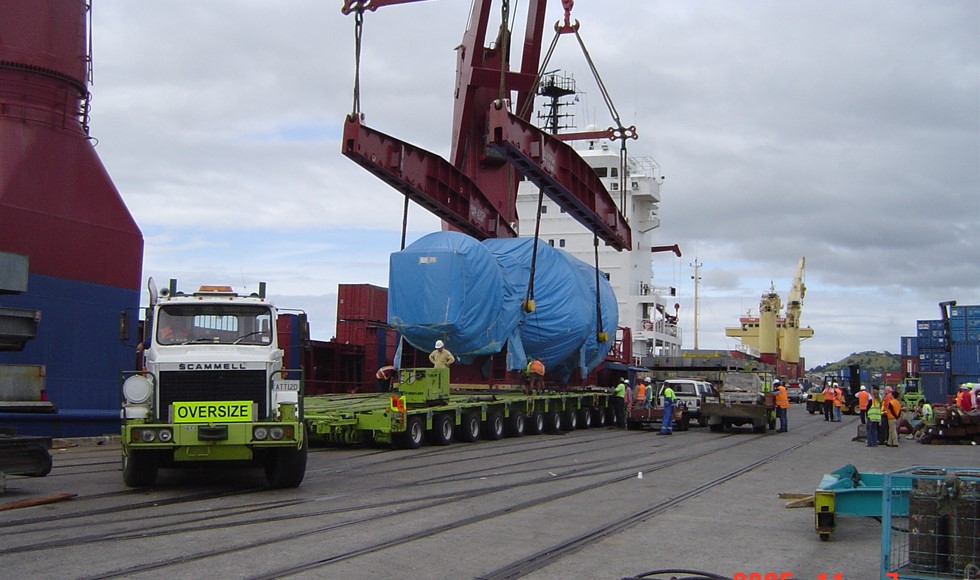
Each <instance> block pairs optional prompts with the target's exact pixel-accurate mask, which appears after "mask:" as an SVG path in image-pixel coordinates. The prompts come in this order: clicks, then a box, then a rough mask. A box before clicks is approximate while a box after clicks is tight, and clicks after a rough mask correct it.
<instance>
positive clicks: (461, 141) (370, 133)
mask: <svg viewBox="0 0 980 580" xmlns="http://www.w3.org/2000/svg"><path fill="white" fill-rule="evenodd" d="M417 1H420V0H345V2H344V6H343V8H342V12H344V13H345V14H351V13H353V14H354V15H355V18H356V21H355V40H356V42H357V43H358V46H357V51H356V52H357V58H358V59H359V58H360V38H361V25H362V23H363V16H364V12H365V11H374V10H376V9H378V8H380V7H383V6H389V5H393V4H407V3H410V2H417ZM509 4H510V3H509V1H508V0H504V2H503V10H502V12H503V16H502V18H501V21H502V24H501V25H499V26H498V27H496V28H497V32H496V37H495V39H494V41H493V42H492V43H490V44H489V45H488V44H487V42H486V40H487V38H488V36H489V34H490V31H491V23H490V16H491V9H490V8H491V0H475V1H474V3H473V11H472V13H471V15H470V19H469V23H470V24H469V28H468V29H467V30H466V32H465V34H464V35H463V42H462V44H461V45H460V46H459V47H458V48H457V51H456V52H457V66H456V90H455V101H454V108H453V138H452V149H451V154H450V159H451V160H450V161H447V160H445V159H443V158H442V157H440V156H439V155H436V154H435V153H432V152H430V151H426V150H425V149H422V148H420V147H417V146H414V145H412V144H410V143H408V142H406V141H402V140H400V139H398V138H396V137H393V136H391V135H387V134H385V133H382V132H380V131H377V130H375V129H373V128H371V127H368V126H367V125H365V124H364V123H363V120H364V116H363V115H362V114H361V112H360V95H359V81H358V80H355V85H354V86H355V89H354V92H355V95H354V110H353V111H352V112H351V114H350V115H348V116H347V120H346V123H345V125H344V137H343V145H342V149H343V154H344V155H346V156H347V157H348V158H350V159H351V160H353V161H354V162H355V163H357V164H359V165H361V166H362V167H364V168H365V169H367V170H368V171H370V172H371V173H372V174H374V175H375V176H377V177H378V178H379V179H381V180H382V181H384V182H385V183H387V184H389V185H390V186H392V187H393V188H395V189H396V190H398V191H400V192H401V193H403V194H404V195H405V196H406V198H407V199H411V200H412V201H415V202H416V203H418V204H419V205H421V206H423V207H425V208H426V209H428V210H429V211H431V212H432V213H434V214H435V215H437V216H438V217H440V218H441V219H442V220H443V221H444V222H446V223H447V224H448V225H449V226H450V227H452V228H454V229H457V230H459V231H461V232H463V233H466V234H468V235H470V236H473V237H474V238H477V239H480V240H483V239H487V238H499V237H516V236H517V231H516V224H517V218H518V216H517V188H518V183H519V182H520V177H519V176H518V175H517V172H520V173H521V174H523V175H524V176H525V177H526V178H527V179H528V180H530V181H531V182H533V183H534V184H535V185H537V186H538V187H540V188H541V189H542V190H543V191H544V194H545V195H547V196H548V197H549V198H551V199H552V200H553V201H554V202H555V203H557V204H558V205H559V206H560V207H561V208H562V209H564V210H565V211H566V212H567V213H568V214H570V215H572V216H574V217H575V218H576V219H577V220H578V221H579V222H580V223H582V224H583V225H585V226H586V227H587V228H588V229H589V230H590V231H592V232H593V233H594V234H595V235H596V236H597V237H598V238H599V239H601V240H603V241H604V242H605V243H606V244H607V245H609V246H612V247H613V248H615V249H617V250H628V249H630V248H631V247H632V240H631V233H630V227H629V224H628V223H627V221H626V217H625V216H624V215H623V213H622V212H621V211H620V209H619V207H617V205H616V202H615V201H614V199H613V197H612V196H611V195H610V194H609V192H608V191H607V190H606V188H605V186H604V185H603V184H602V182H601V181H600V179H599V177H598V176H597V175H596V173H595V171H593V169H592V168H591V167H590V166H589V165H588V164H587V163H586V162H585V161H584V160H583V159H582V158H581V157H580V156H579V155H578V153H576V152H575V150H574V149H573V148H572V147H571V146H569V145H568V144H566V143H565V142H564V141H563V140H561V139H559V138H557V137H556V136H554V135H549V134H548V133H546V132H544V131H542V130H540V129H538V128H537V127H535V126H534V125H532V124H531V123H530V117H531V112H532V109H533V106H532V105H533V101H534V96H535V89H536V87H537V84H538V82H539V61H540V57H541V46H542V43H541V41H542V33H543V30H544V17H545V7H546V5H547V1H546V0H530V1H529V2H528V7H527V22H526V24H525V31H524V44H523V50H522V53H521V62H520V68H519V69H518V70H510V64H509V57H510V44H511V42H510V32H509V29H508V24H507V23H508V11H509ZM562 4H563V6H564V8H565V24H564V26H562V23H558V24H556V32H558V33H559V34H561V33H562V29H564V30H565V31H566V32H567V31H572V32H575V31H577V28H578V22H577V21H576V23H575V25H574V26H572V25H571V24H570V20H569V13H570V11H571V7H572V4H573V2H572V0H563V2H562ZM358 69H359V62H358ZM358 74H359V72H358ZM512 94H516V107H514V108H513V109H512V107H511V99H510V97H511V95H512ZM512 110H516V111H518V114H515V113H513V112H512ZM631 131H632V133H630V132H631ZM606 133H607V134H608V135H609V136H616V137H619V138H622V139H623V140H624V142H625V139H626V138H635V130H634V129H633V128H632V127H631V128H630V129H629V130H624V129H622V128H620V129H618V130H609V131H607V132H606ZM406 203H407V201H406Z"/></svg>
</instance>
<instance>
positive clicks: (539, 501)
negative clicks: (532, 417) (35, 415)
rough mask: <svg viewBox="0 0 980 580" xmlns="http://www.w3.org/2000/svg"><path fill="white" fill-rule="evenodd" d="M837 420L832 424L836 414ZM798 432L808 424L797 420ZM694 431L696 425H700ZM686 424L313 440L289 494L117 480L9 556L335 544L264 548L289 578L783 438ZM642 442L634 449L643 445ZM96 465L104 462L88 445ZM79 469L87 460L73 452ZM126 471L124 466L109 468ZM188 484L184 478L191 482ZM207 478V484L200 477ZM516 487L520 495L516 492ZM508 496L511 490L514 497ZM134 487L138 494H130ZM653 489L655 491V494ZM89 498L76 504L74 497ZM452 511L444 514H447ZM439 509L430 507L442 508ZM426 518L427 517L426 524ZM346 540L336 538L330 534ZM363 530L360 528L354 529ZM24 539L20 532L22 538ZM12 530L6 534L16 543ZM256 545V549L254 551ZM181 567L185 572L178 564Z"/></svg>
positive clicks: (636, 518) (196, 559) (517, 571)
mask: <svg viewBox="0 0 980 580" xmlns="http://www.w3.org/2000/svg"><path fill="white" fill-rule="evenodd" d="M823 425H825V424H822V425H817V424H815V423H814V424H812V426H810V427H808V428H807V433H806V436H805V437H804V438H803V439H796V440H794V441H792V442H790V441H788V440H787V441H786V445H778V446H776V448H773V449H772V450H769V451H767V452H766V453H764V454H762V455H758V454H754V453H749V454H751V455H753V459H752V460H751V461H749V462H747V463H744V464H738V465H736V464H732V467H733V469H731V470H730V471H728V472H727V473H725V474H723V475H721V476H718V477H714V478H711V479H710V481H704V482H700V483H699V484H698V485H692V486H691V487H690V488H689V489H685V490H683V491H682V492H680V493H676V494H672V495H671V496H670V497H668V498H660V500H659V501H652V502H648V503H647V504H646V505H644V506H643V507H642V508H641V509H635V510H633V511H631V512H630V513H628V514H625V515H624V516H622V517H619V518H617V519H616V521H615V522H607V523H604V524H601V525H596V526H593V527H591V528H589V529H586V530H583V531H577V532H576V533H570V534H568V535H567V537H565V538H563V539H562V540H561V541H560V542H554V543H551V544H549V545H546V546H541V547H539V548H538V549H536V550H534V552H533V553H531V554H530V555H526V556H523V557H520V558H516V559H515V560H514V561H512V562H510V563H506V564H504V565H500V566H498V567H496V568H495V569H494V570H492V571H490V572H487V573H484V574H483V575H482V576H481V577H483V578H493V579H499V578H516V577H520V576H522V575H524V574H527V573H530V572H532V571H534V570H537V569H540V568H541V567H543V566H547V565H549V564H552V563H554V562H556V561H560V560H561V559H562V558H563V557H565V556H566V555H568V554H571V553H574V552H576V551H578V550H579V549H581V547H582V546H585V545H588V544H590V543H592V542H595V541H596V540H597V539H599V538H602V537H606V536H610V535H614V534H617V533H620V532H623V531H624V530H627V529H629V528H630V527H632V526H634V525H636V524H637V523H639V522H642V521H644V520H646V519H649V518H651V517H655V516H656V515H657V514H659V513H662V512H663V511H665V510H668V509H670V508H671V507H673V506H676V505H678V504H680V503H683V502H685V501H689V500H691V499H693V498H696V497H697V496H699V495H701V494H702V493H704V492H706V491H708V490H710V489H713V488H715V487H717V486H720V485H723V484H724V483H725V482H727V481H730V480H732V479H734V478H737V477H739V476H740V475H743V474H745V473H747V472H749V471H751V470H753V469H756V468H757V467H759V466H761V465H764V464H766V463H767V462H769V461H772V460H773V459H775V458H778V457H780V456H782V455H784V454H787V453H791V452H792V451H794V450H796V449H799V448H800V447H802V446H805V445H807V444H809V443H811V442H812V441H815V440H817V439H819V438H820V437H822V436H823V435H825V434H826V433H827V432H828V431H829V430H830V429H829V428H827V427H825V426H823ZM834 426H836V424H835V425H834ZM801 432H802V429H801ZM692 433H694V434H697V433H698V431H693V432H692ZM684 437H686V435H677V436H674V437H672V438H666V437H654V436H653V435H652V434H651V433H638V432H635V431H618V430H608V429H592V430H582V431H576V432H573V433H569V434H567V435H565V436H538V437H523V438H514V439H505V440H503V441H498V442H495V443H493V444H480V443H477V444H454V445H450V446H447V447H424V448H422V449H421V450H416V451H382V450H378V449H373V448H364V449H358V450H349V449H347V450H333V449H325V450H317V451H315V452H313V453H311V455H310V469H309V471H308V474H307V479H306V481H305V482H304V484H303V486H302V487H301V488H300V489H299V490H295V491H294V492H291V493H281V492H280V493H276V492H270V491H268V490H266V489H265V488H264V486H262V485H252V483H253V482H255V481H256V480H251V481H249V480H243V481H240V482H237V483H235V484H229V483H228V482H227V481H226V480H224V479H220V480H219V482H218V484H216V485H210V484H208V483H207V481H206V480H205V481H204V482H203V483H202V482H198V481H196V480H195V483H194V485H193V486H191V488H190V489H188V488H186V487H185V485H186V482H184V481H183V480H182V479H181V478H180V476H178V477H177V481H176V485H174V486H165V487H163V488H161V489H159V490H154V491H152V492H139V491H132V490H116V491H107V492H101V493H94V494H91V495H84V496H81V497H80V498H79V501H76V502H71V503H69V504H65V505H66V506H68V507H69V508H70V509H63V510H59V513H57V514H50V515H49V514H42V515H33V516H31V517H21V518H11V517H7V518H6V519H5V521H0V524H2V526H3V527H2V531H0V538H4V541H2V543H3V544H6V545H7V547H4V548H0V559H6V557H7V556H14V555H17V556H18V557H19V558H24V557H31V556H33V557H36V558H42V557H43V558H49V557H54V558H57V557H58V555H59V554H65V553H66V552H73V551H82V550H92V551H96V550H99V549H101V548H100V546H107V545H113V546H121V545H126V544H127V543H143V542H146V541H147V540H156V541H169V542H175V543H181V542H182V538H184V537H191V536H193V537H198V538H199V537H205V538H207V537H215V538H221V540H220V541H214V542H199V543H195V544H194V545H193V546H191V547H190V549H188V547H187V546H184V547H183V548H181V549H179V550H177V553H174V551H173V550H167V551H166V552H165V553H160V554H155V553H153V552H152V551H151V552H149V553H146V554H144V555H143V556H142V557H141V558H139V559H137V560H132V559H124V560H122V561H118V562H113V563H111V564H110V563H108V562H103V563H102V564H101V565H100V566H99V567H98V568H97V569H92V571H91V574H87V573H86V574H80V575H78V576H77V577H79V578H87V577H91V578H112V577H133V576H139V575H141V574H150V575H152V574H153V573H156V574H159V573H160V572H161V571H164V572H168V573H169V571H173V570H181V569H187V568H188V567H194V566H201V565H205V564H206V563H208V562H212V561H221V560H223V559H229V558H234V559H239V560H240V559H242V558H245V559H251V558H252V557H253V556H254V555H256V554H257V552H261V551H267V550H270V549H271V548H274V547H275V546H277V545H280V546H282V545H289V544H295V543H296V542H301V543H311V544H316V545H329V546H330V548H329V549H326V550H320V551H315V552H314V551H311V552H310V553H309V554H308V556H309V557H306V558H300V559H299V561H290V562H288V563H281V564H280V562H279V561H278V560H273V561H272V562H273V563H274V564H275V565H269V564H268V560H267V559H263V561H264V562H266V563H265V564H264V565H263V566H260V567H257V568H254V569H252V570H251V571H250V572H249V573H248V574H247V576H248V577H253V578H283V577H290V576H302V575H310V574H313V575H319V574H322V573H327V570H329V568H330V567H331V566H334V565H337V564H340V563H350V562H356V561H358V559H360V558H363V557H366V556H371V555H378V554H383V553H385V551H386V550H390V549H392V548H396V547H404V546H409V545H412V544H413V543H415V542H420V541H425V540H427V539H430V538H433V537H446V538H448V537H451V534H452V533H453V532H454V531H458V530H462V529H465V528H466V527H467V526H471V525H474V524H479V525H482V526H486V525H495V523H496V522H498V521H499V522H500V525H503V526H506V523H505V522H506V521H507V520H508V519H509V518H512V517H514V516H515V515H519V514H523V513H528V512H530V511H532V510H536V509H542V508H544V509H551V508H552V507H554V506H561V505H564V503H563V502H569V501H572V502H575V501H585V500H583V499H582V498H584V497H586V496H588V495H590V494H595V493H596V492H597V491H600V492H601V490H604V489H607V488H609V487H610V486H614V485H616V484H620V483H622V482H625V481H627V480H630V479H634V478H636V476H637V473H638V472H640V471H642V472H644V473H646V474H648V477H652V476H654V474H657V473H658V472H665V471H667V472H669V470H671V468H677V467H679V466H683V465H686V464H689V463H690V462H697V461H717V460H718V459H719V458H721V457H730V456H732V455H735V454H745V453H746V450H751V449H752V448H753V447H756V444H757V443H759V442H763V441H767V442H769V445H768V446H771V444H772V443H773V442H774V441H777V440H778V439H777V438H776V437H775V436H773V435H769V436H763V435H754V434H750V433H736V434H726V435H717V434H710V435H709V434H707V433H704V434H703V435H702V436H698V437H694V438H691V440H689V441H685V444H684V445H683V448H684V449H683V453H680V452H678V449H679V448H678V442H679V441H683V438H684ZM638 451H639V452H638ZM91 462H92V463H91V465H102V464H105V463H106V461H105V460H104V459H100V457H99V454H93V455H92V458H91ZM73 466H74V468H75V469H79V470H80V471H79V476H80V477H85V476H86V474H88V473H89V470H87V469H86V468H85V465H84V464H80V463H77V462H75V463H73ZM113 471H115V473H114V474H113V475H114V477H118V468H116V469H114V470H113ZM182 484H185V485H182ZM202 486H203V489H202ZM515 497H517V498H520V499H519V500H518V501H514V500H513V498H515ZM507 498H510V499H507ZM134 499H137V500H138V501H132V500H134ZM651 499H653V498H651ZM77 508H81V509H77ZM447 513H448V514H451V515H448V516H447V515H446V514H447ZM434 516H435V517H434ZM406 521H416V522H418V524H419V525H416V526H412V527H411V529H410V531H407V532H398V533H392V534H381V535H378V537H376V538H375V537H373V535H372V534H367V536H368V537H372V539H370V540H368V541H362V540H359V539H357V538H359V537H360V536H362V535H364V530H367V529H387V527H389V526H392V525H394V524H395V523H396V522H406ZM423 524H424V525H423ZM276 527H278V528H279V529H283V528H284V527H288V529H289V533H288V534H277V535H270V534H269V533H268V530H269V529H273V528H276ZM337 538H344V539H345V540H346V541H344V542H339V544H349V545H338V546H333V544H334V543H337V542H334V540H336V539H337ZM350 538H354V540H350ZM15 540H16V542H15ZM8 542H9V543H8ZM256 557H257V556H256ZM178 575H179V574H178Z"/></svg>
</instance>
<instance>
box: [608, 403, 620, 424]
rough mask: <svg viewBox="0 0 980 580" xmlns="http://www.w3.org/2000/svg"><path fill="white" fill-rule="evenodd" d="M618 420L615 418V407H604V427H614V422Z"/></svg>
mask: <svg viewBox="0 0 980 580" xmlns="http://www.w3.org/2000/svg"><path fill="white" fill-rule="evenodd" d="M618 420H619V418H618V417H616V408H615V407H606V425H613V426H615V425H616V422H617V421H618Z"/></svg>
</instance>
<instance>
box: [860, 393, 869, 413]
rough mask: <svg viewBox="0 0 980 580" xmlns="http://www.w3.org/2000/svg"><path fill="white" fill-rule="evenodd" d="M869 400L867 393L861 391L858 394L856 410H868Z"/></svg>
mask: <svg viewBox="0 0 980 580" xmlns="http://www.w3.org/2000/svg"><path fill="white" fill-rule="evenodd" d="M870 400H871V395H870V394H869V393H868V391H861V392H859V393H858V405H859V406H858V408H859V409H860V410H862V411H867V410H868V401H870Z"/></svg>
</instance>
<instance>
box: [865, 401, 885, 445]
mask: <svg viewBox="0 0 980 580" xmlns="http://www.w3.org/2000/svg"><path fill="white" fill-rule="evenodd" d="M880 428H881V397H879V396H878V389H875V388H872V389H871V396H870V397H869V398H868V424H867V426H866V427H865V428H864V433H865V435H866V436H867V444H868V447H877V446H878V430H879V429H880Z"/></svg>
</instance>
